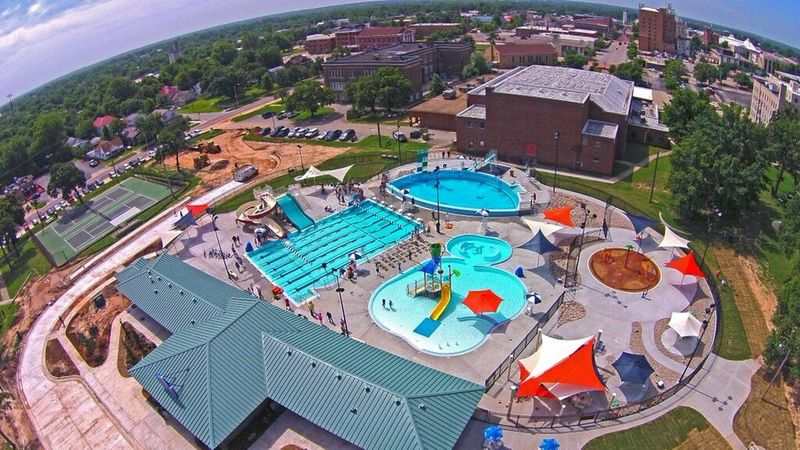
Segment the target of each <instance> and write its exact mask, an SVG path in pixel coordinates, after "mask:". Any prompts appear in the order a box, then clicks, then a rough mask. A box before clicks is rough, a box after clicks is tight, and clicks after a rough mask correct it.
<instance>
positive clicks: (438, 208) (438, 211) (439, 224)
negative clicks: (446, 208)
mask: <svg viewBox="0 0 800 450" xmlns="http://www.w3.org/2000/svg"><path fill="white" fill-rule="evenodd" d="M433 173H434V174H435V175H436V232H437V233H441V232H442V229H441V227H442V222H441V220H440V219H441V218H442V209H441V205H440V204H439V166H436V168H435V169H433Z"/></svg>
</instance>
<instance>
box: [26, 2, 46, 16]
mask: <svg viewBox="0 0 800 450" xmlns="http://www.w3.org/2000/svg"><path fill="white" fill-rule="evenodd" d="M46 10H47V9H46V8H45V6H44V3H42V2H36V3H34V4H32V5H31V6H29V7H28V15H30V16H38V15H40V14H42V13H44V12H45V11H46Z"/></svg>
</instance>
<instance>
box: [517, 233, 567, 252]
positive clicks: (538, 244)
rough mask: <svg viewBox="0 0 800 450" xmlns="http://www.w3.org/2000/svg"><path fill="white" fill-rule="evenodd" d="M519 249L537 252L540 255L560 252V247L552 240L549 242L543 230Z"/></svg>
mask: <svg viewBox="0 0 800 450" xmlns="http://www.w3.org/2000/svg"><path fill="white" fill-rule="evenodd" d="M518 248H524V249H525V250H530V251H532V252H536V253H538V254H540V255H543V254H545V253H549V252H554V251H556V250H559V247H558V246H557V245H555V244H553V243H552V242H550V240H548V239H547V238H546V237H545V235H544V233H542V230H539V231H538V232H537V233H536V236H534V237H533V238H532V239H531V240H530V241H528V242H526V243H524V244H522V245H520V246H519V247H518Z"/></svg>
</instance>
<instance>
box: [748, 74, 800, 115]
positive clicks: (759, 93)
mask: <svg viewBox="0 0 800 450" xmlns="http://www.w3.org/2000/svg"><path fill="white" fill-rule="evenodd" d="M778 74H779V75H780V77H776V76H773V75H769V76H768V77H767V78H765V79H762V78H755V79H753V97H752V98H751V99H750V120H752V121H753V122H758V123H763V124H768V123H769V121H770V120H771V119H772V115H773V114H775V113H776V112H777V111H780V110H783V109H788V108H794V109H800V77H797V76H794V75H790V74H786V73H782V72H778Z"/></svg>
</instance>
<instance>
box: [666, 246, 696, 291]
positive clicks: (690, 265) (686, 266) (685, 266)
mask: <svg viewBox="0 0 800 450" xmlns="http://www.w3.org/2000/svg"><path fill="white" fill-rule="evenodd" d="M667 267H672V268H673V269H675V270H677V271H678V272H680V273H682V274H683V276H682V277H681V284H683V279H684V278H685V277H686V275H692V276H695V277H699V278H705V277H706V274H705V273H703V270H702V269H701V268H700V266H698V265H697V260H695V259H694V253H692V251H691V250H689V253H687V254H686V256H684V257H683V258H678V259H676V260H674V261H670V262H668V263H667Z"/></svg>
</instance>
